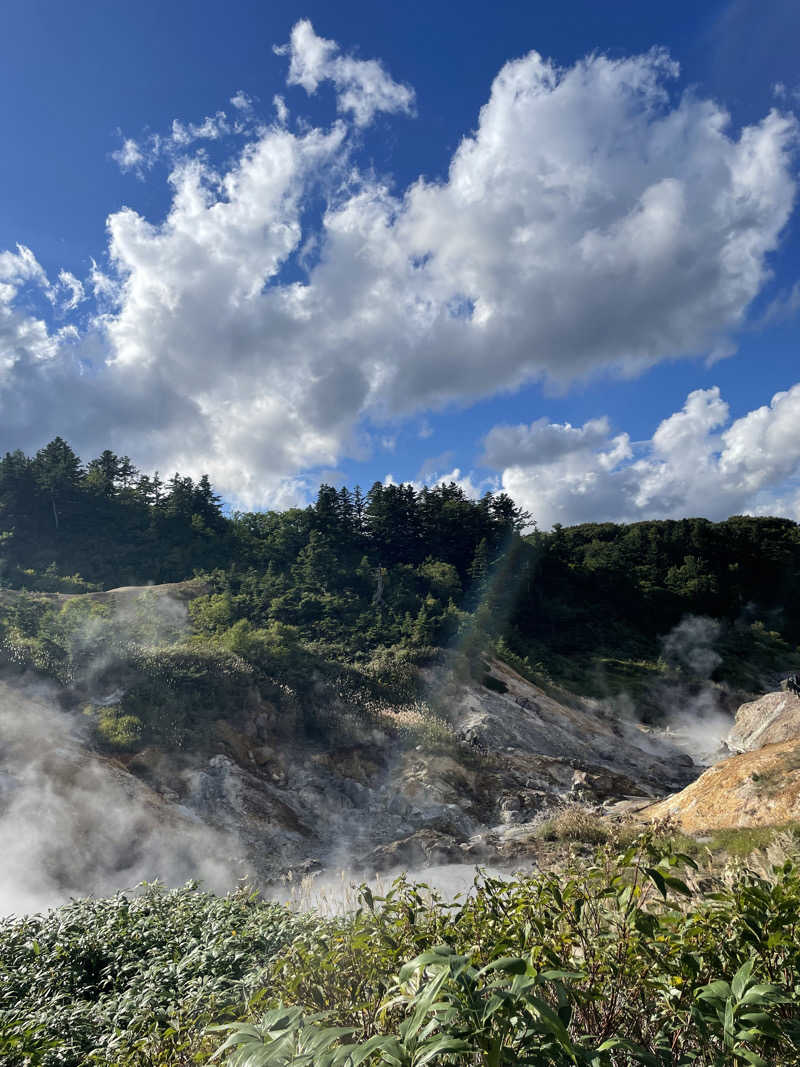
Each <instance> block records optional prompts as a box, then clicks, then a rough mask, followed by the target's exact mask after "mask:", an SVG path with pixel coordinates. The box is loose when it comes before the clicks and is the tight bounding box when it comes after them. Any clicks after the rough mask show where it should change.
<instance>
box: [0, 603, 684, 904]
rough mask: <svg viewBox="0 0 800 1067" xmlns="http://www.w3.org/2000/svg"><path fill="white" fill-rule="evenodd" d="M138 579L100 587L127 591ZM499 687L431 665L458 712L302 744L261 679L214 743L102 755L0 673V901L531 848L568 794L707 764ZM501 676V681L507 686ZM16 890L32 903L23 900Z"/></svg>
mask: <svg viewBox="0 0 800 1067" xmlns="http://www.w3.org/2000/svg"><path fill="white" fill-rule="evenodd" d="M127 592H128V591H115V593H116V595H113V594H103V596H105V597H107V598H109V599H111V600H112V602H119V601H120V600H124V599H126V598H127ZM490 670H491V675H492V677H493V679H494V681H493V685H494V688H487V687H486V686H485V685H482V684H480V683H479V682H476V681H474V680H459V679H457V678H456V677H454V675H453V673H452V672H451V671H450V669H449V667H448V665H447V663H446V662H444V663H442V664H440V665H439V666H437V667H435V668H430V669H428V670H427V671H426V672H425V678H424V681H425V686H426V690H427V694H428V695H429V698H430V703H431V704H432V705H433V706H434V707H435V708H436V709H437V711H438V713H439V715H441V716H443V717H444V718H445V719H446V720H447V722H448V723H449V731H448V732H447V733H446V736H445V737H444V738H443V739H442V738H439V739H438V740H436V741H435V742H433V743H431V744H429V745H428V744H418V745H415V746H410V745H408V744H407V743H404V742H403V741H402V739H401V738H400V739H399V738H398V736H397V731H396V730H395V729H394V728H393V727H394V722H393V720H394V719H395V717H397V718H398V719H399V718H402V716H403V715H405V714H407V709H406V710H404V709H396V710H393V709H392V708H388V709H386V708H384V709H383V710H382V711H381V712H380V714H379V715H377V716H376V717H375V718H374V721H372V722H367V723H364V722H362V723H361V725H360V726H358V728H357V729H356V730H355V731H354V729H353V728H349V729H348V731H347V736H346V737H345V736H343V737H342V740H341V743H338V742H337V741H336V739H335V737H334V740H333V741H332V742H329V743H327V744H325V745H322V744H320V743H316V744H314V743H311V742H309V741H307V740H305V741H303V742H302V743H301V742H300V741H298V740H297V738H296V737H293V736H292V735H291V733H290V732H287V729H286V724H285V722H284V721H283V715H282V712H281V709H280V708H279V707H277V706H275V705H274V704H272V703H270V702H269V701H267V700H265V699H263V698H262V697H261V696H259V695H258V694H257V693H254V694H252V695H251V697H250V698H248V700H247V701H246V702H245V706H243V707H240V708H237V710H236V715H235V716H234V717H233V718H228V717H222V716H221V717H220V718H218V719H217V720H216V721H214V722H213V724H212V729H211V732H210V740H208V739H206V742H205V748H204V749H203V750H196V751H187V750H166V749H162V748H155V747H149V748H143V749H140V750H138V751H134V752H132V753H129V754H126V755H124V756H117V757H113V758H111V757H108V756H103V755H101V754H100V753H99V752H97V751H94V750H93V748H92V745H91V743H90V740H89V731H88V730H87V726H86V722H87V720H86V719H85V718H82V715H81V712H80V710H78V711H66V710H64V709H63V707H62V706H60V705H59V703H58V702H57V700H56V699H55V693H54V691H53V690H48V689H47V687H44V686H42V685H41V684H40V683H33V682H32V680H31V679H29V678H28V679H26V678H14V677H8V678H6V679H5V680H4V681H2V682H0V848H3V849H4V853H5V855H6V856H7V857H9V856H10V857H11V859H12V861H13V862H10V863H7V864H6V865H5V874H4V875H3V876H2V877H0V911H5V910H19V909H20V908H23V909H24V910H27V909H28V908H29V907H41V906H44V905H45V904H47V903H52V902H55V901H56V900H59V899H63V898H64V897H65V896H67V895H69V894H71V893H74V894H78V893H87V892H108V891H110V890H112V889H115V888H117V887H118V886H120V885H131V884H134V883H135V882H137V881H139V880H141V879H143V878H144V879H152V878H154V877H160V878H163V879H165V880H168V881H172V882H176V881H181V880H185V879H186V878H188V877H194V876H198V877H200V878H202V879H203V880H204V881H205V882H206V883H208V884H210V885H212V886H214V887H217V888H221V887H222V885H224V884H225V883H227V884H231V883H232V882H233V881H235V880H236V878H238V877H240V876H246V877H249V878H252V879H255V880H256V881H258V882H261V883H269V882H274V881H275V880H279V879H280V878H281V877H282V876H284V875H285V874H286V872H287V871H294V872H296V873H302V872H307V871H313V870H319V869H321V868H323V867H325V868H328V869H333V870H336V869H348V870H351V871H353V872H356V873H359V874H363V875H368V874H370V873H372V872H374V871H390V870H396V869H403V868H411V867H416V868H418V867H422V866H428V865H430V864H439V863H453V862H459V861H460V862H464V861H467V862H470V863H476V862H481V863H493V862H503V861H508V860H515V859H520V858H521V857H524V856H525V855H526V852H527V849H528V845H529V843H530V842H531V840H532V837H533V832H534V828H535V826H536V823H537V821H538V820H541V818H542V817H543V816H544V815H545V814H546V813H547V812H548V811H549V810H550V809H551V808H552V807H553V806H554V805H557V804H559V803H561V802H562V801H563V800H564V799H565V798H571V799H581V800H586V801H589V802H592V803H599V802H603V801H609V802H610V801H613V800H618V799H619V798H624V797H640V798H647V797H657V796H663V795H664V793H666V792H670V791H673V790H676V789H680V788H681V787H682V786H684V785H685V784H686V783H687V782H688V781H691V780H692V779H693V778H694V777H695V776H696V775H697V773H698V771H699V768H695V767H694V766H693V764H692V761H691V759H690V758H689V757H688V756H687V755H686V754H685V753H683V752H681V751H680V750H679V749H678V748H677V747H676V746H675V745H674V744H672V743H670V742H669V741H668V740H665V739H661V738H658V737H656V736H654V735H653V734H648V733H645V732H643V731H642V730H641V729H639V728H638V727H637V726H636V725H634V724H632V723H628V722H625V721H622V720H621V719H618V718H615V717H614V716H613V715H612V714H611V713H610V712H609V711H608V710H607V709H605V708H603V707H602V706H600V705H598V704H592V703H591V702H586V701H582V700H580V699H578V698H569V697H567V699H563V700H559V699H556V698H555V697H554V696H552V695H550V694H548V693H546V692H544V691H543V690H542V689H540V688H538V687H536V686H534V685H532V684H531V683H530V682H528V681H526V680H525V679H524V678H522V677H521V676H520V675H518V674H516V673H515V672H514V671H513V670H511V668H509V667H508V666H506V665H505V664H503V663H500V662H493V663H491V664H490ZM497 689H504V690H505V691H503V692H500V691H496V690H497ZM20 902H21V903H20Z"/></svg>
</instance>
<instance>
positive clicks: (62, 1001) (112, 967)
mask: <svg viewBox="0 0 800 1067" xmlns="http://www.w3.org/2000/svg"><path fill="white" fill-rule="evenodd" d="M309 922H310V920H306V919H302V918H300V917H298V916H294V915H291V914H290V913H289V912H287V911H286V910H285V909H284V908H281V907H279V906H278V905H275V904H271V903H269V902H266V901H262V900H260V899H258V898H257V897H256V896H254V895H252V894H250V893H246V892H238V893H235V894H231V895H230V896H227V897H214V896H211V895H209V894H206V893H202V892H200V891H199V890H198V889H197V888H196V887H194V886H188V887H186V888H185V889H181V890H171V891H167V890H165V889H164V888H163V887H162V886H158V885H151V886H149V887H147V888H146V889H145V891H144V892H143V893H142V894H141V895H126V894H120V895H119V896H116V897H114V898H113V899H110V900H81V901H74V902H73V903H71V904H68V905H65V906H64V907H62V908H59V909H58V910H57V911H54V912H50V913H48V914H47V915H32V916H28V917H27V918H24V919H7V920H5V921H4V922H3V923H2V924H1V925H0V1063H3V1064H8V1065H9V1067H10V1065H12V1064H23V1063H41V1064H44V1065H47V1067H72V1065H77V1064H83V1063H100V1064H112V1063H117V1062H121V1061H123V1060H125V1059H126V1058H127V1057H128V1056H132V1062H137V1063H142V1064H144V1063H147V1062H149V1061H148V1056H149V1055H150V1050H151V1049H152V1048H157V1049H158V1050H159V1052H158V1055H159V1057H162V1056H164V1055H165V1054H166V1050H167V1049H171V1050H172V1053H174V1055H175V1056H176V1059H175V1061H173V1062H176V1063H177V1062H180V1057H181V1053H180V1050H181V1048H182V1047H183V1045H184V1044H185V1038H184V1034H183V1028H184V1027H185V1026H187V1025H188V1026H189V1027H190V1031H191V1035H192V1037H193V1039H194V1040H196V1039H197V1036H198V1031H199V1028H200V1027H202V1025H203V1020H204V1019H205V1020H206V1021H208V1020H210V1019H213V1018H214V1017H217V1018H218V1017H219V1015H220V1013H223V1014H224V1012H225V1011H226V1010H228V1009H229V1008H230V1009H232V1008H234V1007H235V1008H236V1009H237V1010H241V1005H242V1004H243V1002H244V1001H245V1000H246V999H247V997H248V996H249V994H250V993H251V992H253V991H254V990H256V989H257V988H259V980H260V977H261V972H262V970H263V968H264V967H265V966H266V965H267V964H268V963H269V961H270V959H271V958H273V957H274V956H275V954H276V953H278V952H279V951H280V950H281V949H282V948H284V947H285V946H286V945H287V944H288V943H289V942H290V941H291V940H292V938H294V937H296V936H298V934H299V933H300V932H301V931H302V930H304V929H306V928H307V927H308V926H309ZM26 1056H30V1057H31V1058H30V1059H26V1058H25V1057H26ZM159 1062H164V1061H162V1060H161V1059H160V1060H159ZM166 1062H169V1061H168V1060H167V1061H166Z"/></svg>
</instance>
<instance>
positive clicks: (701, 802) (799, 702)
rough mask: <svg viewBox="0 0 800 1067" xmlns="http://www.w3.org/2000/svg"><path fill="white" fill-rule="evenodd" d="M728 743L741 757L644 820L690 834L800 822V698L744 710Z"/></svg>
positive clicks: (766, 701)
mask: <svg viewBox="0 0 800 1067" xmlns="http://www.w3.org/2000/svg"><path fill="white" fill-rule="evenodd" d="M725 743H726V745H727V748H728V750H729V751H733V752H734V753H736V755H734V756H732V757H731V758H728V759H723V760H721V761H720V762H719V763H717V764H716V765H715V766H714V767H711V768H710V769H709V770H707V771H705V773H704V774H702V775H701V776H700V778H698V779H697V781H695V782H692V783H691V784H690V785H689V786H687V787H686V788H685V789H683V790H682V791H681V792H679V793H677V794H676V795H675V796H672V797H668V798H667V799H666V800H663V801H661V802H660V803H658V804H655V805H653V806H651V807H648V808H645V809H644V810H642V812H641V816H642V817H643V818H649V819H660V818H664V817H666V816H669V817H671V818H672V819H674V820H675V821H676V822H677V823H678V824H679V825H680V826H681V827H682V828H683V829H684V830H686V831H688V832H690V833H693V832H702V831H704V830H722V829H729V828H732V827H744V826H770V825H775V824H779V823H783V822H787V821H790V820H795V819H798V818H800V698H798V697H797V696H795V695H794V694H793V693H791V692H786V691H785V690H781V691H779V692H774V693H765V694H764V695H763V696H761V697H759V698H758V700H752V701H749V702H747V703H746V704H742V705H741V707H740V708H739V710H738V711H737V713H736V721H735V723H734V725H733V728H732V729H731V731H730V733H729V734H728V737H727V738H726V742H725Z"/></svg>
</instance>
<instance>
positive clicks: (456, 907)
mask: <svg viewBox="0 0 800 1067" xmlns="http://www.w3.org/2000/svg"><path fill="white" fill-rule="evenodd" d="M693 867H694V864H693V861H692V860H691V859H690V858H689V857H688V856H685V855H676V854H673V853H672V852H671V850H670V847H669V845H664V844H663V843H656V842H654V841H653V839H652V838H651V837H648V836H645V837H643V838H642V839H640V840H639V841H637V842H636V843H635V844H634V845H633V846H632V847H631V848H629V849H627V850H626V851H625V852H623V853H615V852H614V850H613V849H612V848H611V847H610V846H606V847H605V848H603V849H601V850H599V851H598V853H597V856H596V859H595V862H594V863H589V864H587V863H585V862H584V863H580V862H578V861H576V862H575V863H574V864H573V865H568V867H567V868H566V869H565V870H563V871H561V872H559V874H558V875H556V874H542V875H537V876H536V877H533V878H518V879H516V880H513V881H510V882H502V881H498V880H494V879H485V880H483V881H482V882H480V883H479V884H478V885H477V887H476V889H475V891H474V892H473V893H471V894H470V895H469V896H468V897H467V898H466V899H464V900H458V901H455V902H446V901H443V900H441V899H439V898H437V896H436V895H435V894H432V893H430V892H429V891H427V890H426V889H425V887H420V886H416V885H412V884H410V883H408V882H406V881H404V880H402V879H401V880H398V881H397V882H396V883H395V884H394V885H393V887H392V888H391V889H390V891H389V892H388V893H387V894H386V895H385V896H384V897H382V898H380V899H377V898H374V897H373V896H372V894H371V893H370V892H369V891H368V890H366V889H365V890H363V891H362V906H361V907H360V909H359V910H358V911H357V912H356V913H355V914H351V915H349V916H347V917H340V918H337V919H327V920H323V919H321V918H319V917H297V916H293V915H292V914H291V913H290V912H288V911H287V910H285V909H283V908H281V907H279V906H277V905H273V904H266V903H263V902H260V901H258V900H257V898H254V897H251V896H247V895H246V894H235V895H233V896H231V897H228V898H213V897H209V896H207V895H205V894H201V893H198V892H196V891H193V890H191V889H187V890H181V891H178V892H175V893H166V892H164V891H162V890H159V891H153V890H149V891H148V892H147V893H146V894H145V895H144V897H142V898H138V899H128V898H125V897H117V898H115V899H114V900H110V901H98V902H77V903H74V904H72V905H69V906H68V907H66V908H63V909H60V910H58V911H54V912H51V913H49V915H47V916H44V917H34V918H30V919H26V920H14V921H9V922H7V923H6V924H5V928H4V929H3V930H2V931H0V936H2V950H0V959H2V970H3V972H4V973H3V974H2V975H0V981H1V982H2V993H0V1005H2V1015H0V1062H2V1063H4V1064H5V1063H8V1064H9V1065H14V1067H15V1065H17V1064H19V1065H20V1067H21V1065H23V1064H26V1063H30V1064H41V1065H43V1067H54V1065H59V1067H61V1065H63V1067H79V1065H82V1064H108V1065H111V1064H115V1065H120V1067H133V1065H136V1067H145V1065H147V1067H168V1065H169V1067H182V1065H188V1064H192V1063H208V1062H211V1061H212V1060H213V1061H214V1062H216V1063H222V1064H225V1065H227V1067H277V1065H279V1064H280V1065H284V1064H287V1065H289V1064H293V1065H295V1067H300V1065H306V1067H312V1065H319V1067H326V1065H328V1067H336V1065H339V1067H358V1065H359V1064H365V1065H369V1067H374V1065H379V1064H380V1065H393V1067H423V1065H424V1064H442V1065H446V1064H447V1065H456V1067H479V1065H480V1067H507V1065H511V1064H536V1065H552V1067H567V1065H583V1067H588V1065H591V1067H632V1065H633V1064H649V1065H652V1067H689V1065H692V1067H722V1065H729V1064H730V1065H735V1064H751V1065H754V1067H759V1065H767V1067H789V1065H796V1064H797V1063H798V1062H800V1011H799V1008H800V995H799V994H798V990H799V989H800V940H799V939H798V937H797V923H798V915H800V873H799V872H798V869H797V868H796V867H795V866H794V864H793V863H792V862H791V861H790V860H789V859H786V860H785V862H781V863H779V864H776V865H774V866H773V867H772V868H771V871H770V873H769V875H765V874H758V873H756V872H755V871H751V870H747V869H745V868H743V867H739V868H736V869H733V868H731V869H729V870H728V871H727V872H725V873H724V875H723V877H720V878H716V879H713V880H711V879H709V878H705V876H704V877H703V879H700V880H698V879H697V876H696V875H695V873H694V871H693ZM234 931H236V932H235V933H234ZM285 1005H290V1006H288V1007H287V1006H285Z"/></svg>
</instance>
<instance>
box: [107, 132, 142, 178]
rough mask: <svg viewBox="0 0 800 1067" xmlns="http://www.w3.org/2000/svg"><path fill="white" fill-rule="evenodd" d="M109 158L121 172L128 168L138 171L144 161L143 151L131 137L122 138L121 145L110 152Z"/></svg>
mask: <svg viewBox="0 0 800 1067" xmlns="http://www.w3.org/2000/svg"><path fill="white" fill-rule="evenodd" d="M111 158H112V159H113V160H114V161H115V162H116V163H117V164H118V166H119V168H120V170H121V171H122V172H123V173H125V172H127V171H129V170H134V171H139V170H140V169H141V168H142V167H143V166H144V165H145V163H146V159H145V153H144V152H143V151H142V149H141V147H140V146H139V144H138V142H137V141H135V140H134V139H133V137H126V138H124V140H123V142H122V146H121V147H120V148H118V149H117V150H116V152H112V153H111Z"/></svg>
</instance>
